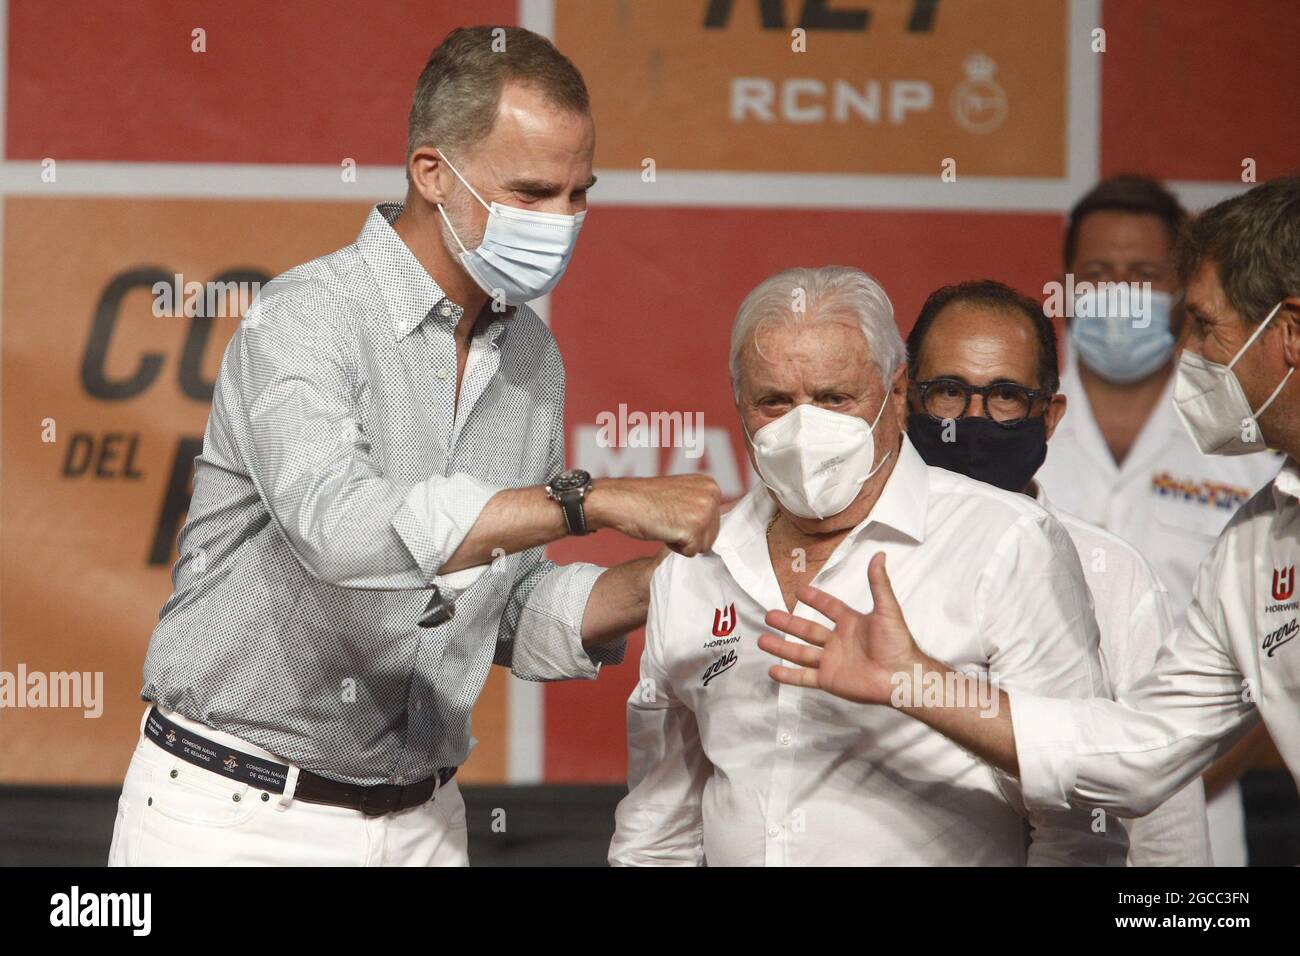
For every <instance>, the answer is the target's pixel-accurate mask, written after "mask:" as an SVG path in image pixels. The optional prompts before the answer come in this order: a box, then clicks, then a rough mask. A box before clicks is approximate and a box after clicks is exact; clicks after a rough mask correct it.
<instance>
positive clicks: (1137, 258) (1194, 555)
mask: <svg viewBox="0 0 1300 956" xmlns="http://www.w3.org/2000/svg"><path fill="white" fill-rule="evenodd" d="M1185 219H1186V213H1185V212H1184V210H1183V208H1182V206H1181V205H1180V204H1179V202H1178V200H1177V199H1176V198H1175V197H1174V196H1173V195H1172V194H1171V193H1170V192H1169V191H1168V190H1166V189H1165V188H1164V187H1163V186H1161V185H1160V184H1159V183H1157V182H1155V181H1154V180H1151V179H1148V178H1145V177H1142V176H1115V177H1112V178H1110V179H1107V180H1105V181H1103V182H1101V183H1099V184H1098V185H1097V186H1096V187H1094V188H1093V189H1092V190H1091V191H1090V192H1089V193H1088V194H1087V195H1085V196H1084V197H1083V198H1082V199H1081V200H1079V202H1078V203H1077V204H1076V205H1075V207H1074V208H1073V210H1071V212H1070V216H1069V221H1068V223H1067V226H1066V233H1065V243H1064V265H1065V270H1066V272H1067V273H1069V274H1071V275H1072V276H1073V279H1074V286H1075V288H1076V289H1077V290H1084V289H1086V288H1088V287H1089V286H1091V287H1092V288H1093V289H1096V288H1097V287H1099V286H1100V285H1101V284H1102V283H1148V284H1149V286H1148V287H1149V289H1150V290H1151V296H1150V300H1149V306H1148V308H1147V309H1146V310H1145V314H1143V315H1141V317H1140V318H1137V319H1136V320H1132V318H1133V317H1128V316H1120V315H1116V316H1111V315H1108V314H1106V312H1105V308H1104V306H1105V304H1106V303H1107V302H1114V301H1116V300H1115V299H1113V298H1111V297H1109V296H1104V295H1103V296H1098V297H1095V299H1093V300H1092V307H1091V308H1087V307H1085V308H1080V309H1078V310H1076V314H1075V315H1074V316H1073V317H1072V318H1070V319H1069V334H1068V335H1067V336H1066V343H1065V356H1064V362H1063V366H1062V371H1061V395H1062V396H1063V397H1064V398H1065V399H1066V401H1068V402H1069V407H1070V414H1069V415H1067V416H1065V418H1064V419H1063V421H1062V422H1061V426H1060V428H1058V429H1057V431H1056V433H1055V435H1053V437H1052V443H1051V446H1050V448H1049V450H1048V454H1047V461H1046V462H1045V463H1044V465H1043V467H1042V468H1041V469H1039V471H1038V481H1039V483H1040V485H1041V486H1042V487H1043V488H1044V489H1045V490H1046V492H1047V493H1048V494H1049V495H1050V496H1051V498H1052V500H1053V501H1054V502H1056V504H1057V505H1059V506H1060V507H1061V508H1063V509H1064V510H1065V511H1068V512H1070V513H1071V514H1074V515H1077V516H1078V517H1080V518H1082V519H1084V520H1085V521H1089V522H1091V523H1093V524H1095V525H1099V526H1100V527H1102V528H1105V529H1107V530H1108V531H1112V532H1114V533H1115V534H1117V535H1119V536H1120V537H1121V538H1123V539H1124V540H1126V541H1128V542H1129V543H1130V544H1132V545H1133V546H1134V547H1135V548H1137V549H1138V551H1139V552H1141V554H1142V556H1143V557H1145V558H1146V559H1147V560H1148V561H1150V562H1151V566H1152V567H1153V568H1155V571H1156V574H1157V575H1158V576H1159V577H1160V580H1161V581H1162V582H1163V583H1164V585H1165V587H1167V588H1168V589H1169V600H1170V607H1171V608H1172V610H1173V614H1174V621H1175V623H1182V621H1183V619H1184V615H1185V614H1186V613H1187V606H1188V604H1189V603H1190V601H1191V597H1192V583H1193V582H1194V580H1195V576H1196V569H1197V567H1198V566H1199V565H1200V563H1201V562H1202V561H1203V560H1204V559H1205V557H1206V555H1208V554H1209V553H1210V548H1211V547H1213V545H1214V539H1215V538H1216V537H1218V535H1219V532H1220V531H1222V530H1223V526H1224V525H1225V524H1227V523H1228V519H1229V518H1231V517H1232V515H1233V512H1235V511H1236V510H1237V509H1238V508H1240V507H1241V506H1242V505H1243V504H1245V502H1246V500H1247V499H1248V498H1249V497H1250V496H1251V495H1253V494H1254V493H1255V492H1256V491H1258V490H1259V489H1260V488H1262V487H1263V486H1264V485H1265V484H1267V483H1268V482H1269V481H1271V480H1272V478H1273V476H1274V475H1276V474H1277V472H1278V469H1280V468H1281V467H1282V461H1281V459H1280V458H1279V457H1277V456H1275V455H1272V454H1265V455H1248V456H1244V457H1231V458H1224V457H1214V456H1210V455H1204V454H1202V453H1201V452H1200V450H1199V449H1197V447H1196V445H1195V443H1194V442H1193V441H1192V440H1191V439H1190V438H1189V437H1188V435H1187V432H1186V431H1185V430H1184V429H1183V426H1182V424H1181V423H1180V422H1179V421H1178V416H1177V415H1176V414H1175V412H1174V404H1173V400H1172V395H1173V386H1174V377H1173V370H1174V362H1175V360H1176V358H1177V354H1176V348H1175V342H1176V339H1177V338H1178V335H1179V332H1180V331H1181V329H1180V326H1181V310H1180V309H1179V307H1178V303H1177V295H1178V292H1179V288H1178V276H1177V272H1176V269H1175V267H1174V255H1173V252H1174V240H1175V237H1176V236H1177V233H1178V230H1179V228H1180V227H1181V226H1182V224H1183V222H1184V220H1185ZM1085 283H1086V284H1087V285H1086V286H1085ZM1119 301H1121V302H1122V301H1123V300H1119ZM1268 748H1269V741H1268V733H1267V731H1265V730H1264V728H1263V727H1260V728H1259V729H1258V730H1257V731H1255V732H1254V733H1252V734H1250V735H1248V736H1247V738H1245V739H1244V740H1243V741H1242V744H1241V745H1240V746H1239V747H1238V748H1237V749H1236V750H1235V751H1234V752H1233V754H1231V755H1228V756H1226V757H1225V758H1224V760H1223V761H1221V762H1220V763H1219V764H1216V765H1215V766H1214V767H1212V768H1211V769H1210V771H1208V772H1207V774H1206V781H1205V782H1206V788H1207V793H1208V795H1209V796H1210V802H1209V817H1210V831H1211V837H1212V842H1213V849H1214V861H1215V863H1216V864H1217V865H1219V866H1244V865H1245V864H1246V828H1245V815H1244V811H1243V809H1242V803H1241V788H1240V786H1239V785H1238V783H1237V776H1238V775H1239V774H1240V773H1241V772H1242V771H1243V770H1245V769H1247V767H1249V765H1250V764H1251V763H1252V762H1253V760H1254V759H1255V757H1256V756H1257V755H1258V754H1259V753H1260V752H1262V751H1267V749H1268Z"/></svg>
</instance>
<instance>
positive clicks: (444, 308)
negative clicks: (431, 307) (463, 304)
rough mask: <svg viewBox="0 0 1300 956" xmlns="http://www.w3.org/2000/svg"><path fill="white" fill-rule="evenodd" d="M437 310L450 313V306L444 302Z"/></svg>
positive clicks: (446, 313)
mask: <svg viewBox="0 0 1300 956" xmlns="http://www.w3.org/2000/svg"><path fill="white" fill-rule="evenodd" d="M438 311H439V312H441V313H442V314H443V315H451V306H450V305H448V304H447V303H446V302H444V303H443V304H442V306H441V307H440V308H439V309H438Z"/></svg>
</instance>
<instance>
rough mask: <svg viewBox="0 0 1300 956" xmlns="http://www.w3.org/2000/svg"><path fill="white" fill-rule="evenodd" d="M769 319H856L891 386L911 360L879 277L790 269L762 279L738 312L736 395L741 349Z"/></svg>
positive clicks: (842, 269)
mask: <svg viewBox="0 0 1300 956" xmlns="http://www.w3.org/2000/svg"><path fill="white" fill-rule="evenodd" d="M800 300H802V301H800ZM797 306H802V309H800V308H797ZM768 319H776V320H778V321H787V322H806V321H814V320H816V321H822V320H826V319H831V320H838V321H841V322H845V321H848V322H853V323H855V324H856V325H857V326H858V328H859V329H861V330H862V337H863V338H865V339H866V340H867V351H868V352H870V353H871V358H872V361H874V362H875V363H876V368H877V369H879V371H880V378H881V381H882V382H884V384H885V387H886V388H888V387H889V382H890V380H891V379H892V378H893V376H894V372H895V371H896V370H897V369H898V367H899V366H900V365H902V364H903V362H905V361H906V360H907V350H906V349H905V348H904V347H903V337H902V336H901V335H900V334H899V332H898V326H897V325H895V324H894V306H893V303H891V302H890V301H889V296H887V295H885V290H884V289H882V288H881V287H880V283H879V282H877V281H876V280H875V279H873V278H871V276H869V275H867V274H866V273H865V272H863V271H862V270H861V269H854V268H852V267H851V266H822V267H821V268H818V269H806V268H798V269H786V270H785V271H784V272H778V273H777V274H776V275H774V276H771V277H769V278H767V279H764V280H763V281H762V282H760V283H759V284H758V285H757V286H756V287H755V288H754V290H753V291H752V292H750V293H749V295H747V296H745V301H744V302H742V303H740V308H739V309H738V310H737V312H736V321H735V322H734V323H733V324H732V326H731V360H730V366H731V386H732V390H733V392H734V393H735V394H736V396H737V397H738V396H739V395H740V353H741V351H742V350H743V349H744V347H745V344H746V343H747V342H749V341H750V339H752V338H753V337H754V335H755V334H756V332H757V330H758V326H759V325H760V324H761V323H763V322H764V321H766V320H768Z"/></svg>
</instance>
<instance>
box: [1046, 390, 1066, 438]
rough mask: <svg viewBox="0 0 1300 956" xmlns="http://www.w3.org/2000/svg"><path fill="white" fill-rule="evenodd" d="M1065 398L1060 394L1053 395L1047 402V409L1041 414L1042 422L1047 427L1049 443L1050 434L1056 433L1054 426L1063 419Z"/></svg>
mask: <svg viewBox="0 0 1300 956" xmlns="http://www.w3.org/2000/svg"><path fill="white" fill-rule="evenodd" d="M1065 406H1066V400H1065V396H1064V395H1062V394H1061V393H1060V392H1057V393H1056V394H1055V395H1053V396H1052V397H1051V398H1050V399H1049V400H1048V402H1047V408H1046V410H1044V412H1043V422H1044V424H1046V426H1047V439H1048V441H1051V439H1052V433H1053V432H1054V431H1056V426H1057V425H1059V424H1060V423H1061V419H1062V418H1064V417H1065Z"/></svg>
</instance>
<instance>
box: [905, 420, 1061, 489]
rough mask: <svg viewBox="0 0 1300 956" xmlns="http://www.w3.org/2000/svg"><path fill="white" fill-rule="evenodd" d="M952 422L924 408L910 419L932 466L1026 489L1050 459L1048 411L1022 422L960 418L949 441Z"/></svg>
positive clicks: (914, 436)
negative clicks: (946, 439) (1004, 423)
mask: <svg viewBox="0 0 1300 956" xmlns="http://www.w3.org/2000/svg"><path fill="white" fill-rule="evenodd" d="M948 427H950V426H948V425H946V424H945V423H944V422H942V421H936V420H935V419H933V418H931V417H930V416H929V415H927V414H925V413H924V412H913V413H912V414H910V415H909V416H908V418H907V437H908V438H909V439H911V442H912V444H913V445H914V446H915V447H916V450H917V451H918V452H919V453H920V455H921V457H922V458H923V459H925V463H926V464H927V465H934V466H935V467H936V468H945V469H947V470H948V471H955V472H957V473H958V474H962V475H966V476H967V477H968V478H974V479H976V480H977V481H983V482H985V483H987V484H990V485H994V486H996V487H998V488H1002V489H1004V490H1006V491H1024V490H1025V487H1026V486H1027V485H1028V484H1029V479H1031V478H1033V477H1034V472H1036V471H1038V469H1039V467H1040V466H1041V465H1042V464H1043V461H1044V460H1045V459H1046V458H1047V421H1046V419H1045V418H1044V416H1042V415H1037V416H1033V417H1030V418H1026V419H1025V420H1024V421H1023V422H1020V423H1019V424H1018V425H1011V426H1007V425H999V424H998V423H997V422H995V421H993V419H991V418H984V417H983V416H979V417H975V416H972V417H969V418H958V419H956V420H955V421H954V422H953V423H952V425H951V427H952V429H953V430H952V432H951V433H950V437H951V438H953V439H954V440H953V441H944V440H943V436H944V430H945V428H948Z"/></svg>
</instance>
